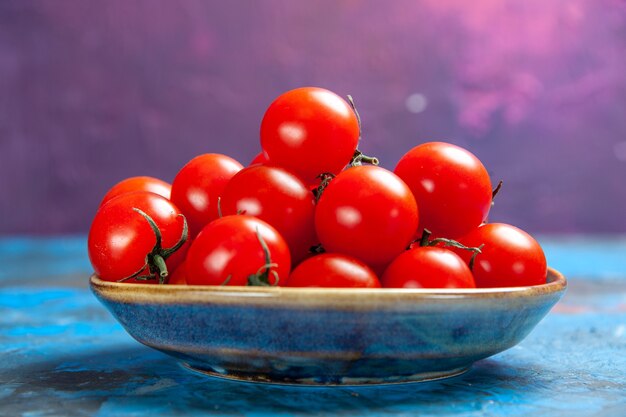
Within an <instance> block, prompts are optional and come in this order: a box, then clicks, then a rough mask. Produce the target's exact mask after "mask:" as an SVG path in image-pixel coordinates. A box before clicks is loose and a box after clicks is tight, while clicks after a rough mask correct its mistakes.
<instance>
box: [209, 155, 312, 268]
mask: <svg viewBox="0 0 626 417" xmlns="http://www.w3.org/2000/svg"><path fill="white" fill-rule="evenodd" d="M221 207H222V213H223V214H224V215H228V214H237V213H243V214H247V215H250V216H255V217H258V218H259V219H261V220H263V221H266V222H267V223H269V224H270V225H271V226H273V227H274V228H275V229H276V230H278V232H279V233H280V234H281V236H282V237H283V238H285V241H286V242H287V244H288V245H289V249H290V251H291V258H292V261H293V263H294V264H297V263H298V262H300V261H301V260H302V259H304V258H305V257H307V256H308V255H309V249H310V248H311V246H314V245H316V244H318V243H319V241H318V239H317V236H316V234H315V222H314V215H315V198H314V196H313V193H312V192H311V191H310V190H309V189H308V188H307V187H306V186H305V184H303V183H302V181H300V180H299V179H298V178H297V177H296V176H295V175H293V174H291V173H289V172H287V171H285V170H284V169H282V168H278V167H272V166H265V165H255V166H250V167H247V168H244V169H242V170H241V171H239V172H238V173H237V174H236V175H235V176H234V177H233V178H232V179H231V180H230V181H229V182H228V184H227V185H226V188H224V192H223V193H222V200H221Z"/></svg>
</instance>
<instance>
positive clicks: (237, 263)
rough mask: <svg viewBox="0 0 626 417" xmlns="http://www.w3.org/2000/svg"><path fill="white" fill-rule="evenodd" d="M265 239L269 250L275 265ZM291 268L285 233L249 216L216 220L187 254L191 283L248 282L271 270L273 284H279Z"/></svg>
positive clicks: (269, 278) (206, 227)
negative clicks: (268, 258)
mask: <svg viewBox="0 0 626 417" xmlns="http://www.w3.org/2000/svg"><path fill="white" fill-rule="evenodd" d="M259 236H260V238H259ZM262 242H264V243H265V244H266V245H267V248H268V250H269V256H270V258H271V265H269V264H268V262H267V259H266V253H265V251H264V249H263V245H262ZM290 270H291V257H290V255H289V248H288V247H287V243H286V242H285V240H284V239H283V238H282V236H281V235H280V234H279V233H278V232H277V231H276V229H274V228H273V227H272V226H270V225H269V224H267V223H266V222H264V221H263V220H260V219H257V218H256V217H252V216H247V215H234V216H225V217H222V218H220V219H217V220H214V221H212V222H211V223H209V224H208V225H206V226H205V227H204V229H202V231H201V232H200V233H199V234H198V236H197V237H196V239H195V240H194V241H193V244H192V245H191V248H190V249H189V253H188V254H187V283H188V284H190V285H222V284H227V285H246V284H248V279H249V277H250V276H251V275H255V274H258V273H263V272H268V277H267V278H268V281H269V283H270V284H278V283H280V280H286V279H287V276H288V275H289V271H290ZM275 275H277V277H276V276H275ZM277 279H278V281H277Z"/></svg>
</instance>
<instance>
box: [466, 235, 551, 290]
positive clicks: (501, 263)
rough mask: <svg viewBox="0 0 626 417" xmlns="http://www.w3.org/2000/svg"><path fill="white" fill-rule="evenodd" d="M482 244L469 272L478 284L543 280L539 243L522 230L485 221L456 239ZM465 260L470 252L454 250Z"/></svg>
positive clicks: (521, 283) (522, 283) (505, 284)
mask: <svg viewBox="0 0 626 417" xmlns="http://www.w3.org/2000/svg"><path fill="white" fill-rule="evenodd" d="M458 240H459V242H461V243H462V244H464V245H466V246H474V247H478V246H480V245H483V244H484V246H483V247H482V249H481V253H479V254H478V255H476V258H475V260H474V265H473V268H472V272H473V274H474V279H475V280H476V286H478V287H483V288H485V287H517V286H526V285H540V284H545V283H546V278H547V274H548V268H547V263H546V256H545V255H544V253H543V250H542V249H541V246H540V245H539V243H537V241H536V240H535V239H533V238H532V236H530V235H529V234H528V233H526V232H525V231H523V230H521V229H518V228H517V227H515V226H511V225H509V224H504V223H487V224H484V225H482V226H480V227H478V228H476V229H474V230H473V231H471V232H470V233H468V234H467V235H465V236H463V237H461V238H460V239H458ZM455 252H457V253H458V254H459V255H460V256H461V257H462V258H463V259H465V260H466V261H467V262H469V260H470V258H471V253H464V252H466V251H457V250H455Z"/></svg>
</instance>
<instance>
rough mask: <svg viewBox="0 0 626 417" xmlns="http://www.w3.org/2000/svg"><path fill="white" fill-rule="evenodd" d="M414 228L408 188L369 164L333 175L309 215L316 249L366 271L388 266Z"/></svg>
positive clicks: (414, 215)
mask: <svg viewBox="0 0 626 417" xmlns="http://www.w3.org/2000/svg"><path fill="white" fill-rule="evenodd" d="M417 223H418V211H417V205H416V204H415V198H413V195H412V194H411V190H409V187H407V186H406V184H405V183H404V182H402V180H401V179H400V178H398V177H397V176H396V175H395V174H394V173H392V172H390V171H387V170H386V169H384V168H380V167H377V166H372V165H363V166H357V167H353V168H349V169H347V170H345V171H343V172H342V173H340V174H339V175H337V176H336V177H335V178H334V179H333V180H332V181H331V182H330V184H329V185H328V186H327V187H326V189H325V190H324V192H323V194H322V196H321V198H320V199H319V201H318V203H317V208H316V211H315V227H316V229H317V235H318V237H319V239H320V241H321V243H322V246H323V247H324V248H325V249H326V250H327V251H328V252H337V253H343V254H346V255H350V256H354V257H355V258H358V259H360V260H362V261H363V262H365V263H367V264H368V265H370V266H371V267H376V266H378V265H382V264H385V263H387V262H390V261H391V260H392V259H393V258H395V257H396V256H398V255H399V254H400V253H401V252H403V251H404V250H405V249H406V247H407V245H408V244H409V243H410V242H411V239H412V238H413V236H414V235H415V231H416V229H417Z"/></svg>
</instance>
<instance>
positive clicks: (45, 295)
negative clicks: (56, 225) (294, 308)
mask: <svg viewBox="0 0 626 417" xmlns="http://www.w3.org/2000/svg"><path fill="white" fill-rule="evenodd" d="M540 240H541V241H542V243H543V244H544V247H545V248H546V252H547V255H548V259H549V260H550V263H551V264H552V265H553V266H555V267H557V268H558V269H561V270H563V271H564V272H566V274H567V275H568V278H569V279H570V286H569V289H568V292H567V294H566V295H565V297H564V298H563V300H562V301H561V302H560V303H559V304H558V305H557V306H556V307H555V308H554V309H553V311H552V312H551V313H550V314H549V315H548V316H547V317H546V318H545V319H544V320H543V321H542V322H541V323H540V324H539V325H538V326H537V327H536V329H535V330H534V331H533V332H532V333H531V334H530V335H529V336H528V337H527V338H526V339H525V340H524V341H523V342H522V343H521V344H519V345H518V346H516V347H514V348H512V349H510V350H507V351H505V352H503V353H501V354H499V355H496V356H494V357H492V358H490V359H487V360H483V361H480V362H478V363H477V364H476V365H475V366H474V368H473V369H472V370H471V371H470V372H469V373H467V374H465V375H463V376H460V377H456V378H452V379H448V380H443V381H438V382H430V383H423V384H405V385H391V386H381V387H364V388H354V387H337V388H298V387H281V386H270V385H255V384H244V383H235V382H229V381H224V380H218V379H211V378H207V377H205V376H202V375H198V374H195V373H191V372H189V371H187V370H185V369H183V368H181V367H180V366H179V365H178V364H177V363H176V361H174V360H172V359H171V358H169V357H167V356H165V355H163V354H161V353H159V352H157V351H154V350H151V349H149V348H146V347H144V346H142V345H140V344H138V343H137V342H135V341H134V340H133V339H132V338H130V336H128V335H127V334H126V333H125V332H124V330H123V329H122V328H121V326H120V325H119V324H117V322H115V321H114V319H113V318H112V317H111V316H110V314H109V313H108V312H107V311H106V310H105V309H104V307H102V306H101V305H100V304H99V303H98V302H97V300H96V299H95V298H94V297H93V295H92V294H91V293H90V292H89V290H88V287H87V277H88V275H89V272H90V271H89V265H88V263H87V261H86V259H85V254H84V243H85V239H84V237H75V238H68V239H48V240H39V239H20V240H13V239H4V240H0V258H1V259H3V260H4V264H3V267H2V268H1V269H0V271H1V272H0V354H1V355H2V360H1V361H0V416H38V415H63V416H85V415H97V416H109V415H115V416H119V415H131V416H177V415H190V416H199V415H206V414H211V415H228V416H274V415H285V416H295V415H315V414H325V415H340V416H353V415H360V416H388V415H416V414H420V415H426V416H428V415H450V416H452V415H453V416H483V415H487V416H490V415H494V416H495V415H510V416H526V415H542V416H574V417H576V416H593V415H598V416H600V415H601V416H608V417H618V416H619V417H622V416H624V415H626V272H625V271H626V268H625V266H626V259H623V258H624V257H620V256H619V251H620V250H621V251H622V252H621V253H622V254H623V253H625V252H624V251H623V248H624V245H625V243H626V237H623V238H619V239H617V238H613V239H611V240H606V239H603V238H597V237H596V238H585V237H577V238H563V237H559V238H551V237H549V236H546V237H543V238H542V239H540ZM583 257H584V258H585V261H583V260H581V258H583Z"/></svg>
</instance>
